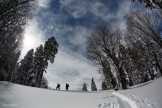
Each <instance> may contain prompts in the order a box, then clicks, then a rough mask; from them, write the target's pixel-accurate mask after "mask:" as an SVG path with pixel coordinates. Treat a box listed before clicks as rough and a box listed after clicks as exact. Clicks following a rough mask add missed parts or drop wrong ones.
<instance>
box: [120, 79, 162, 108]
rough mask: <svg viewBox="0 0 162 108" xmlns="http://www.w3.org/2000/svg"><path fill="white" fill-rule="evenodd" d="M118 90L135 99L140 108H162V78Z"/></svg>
mask: <svg viewBox="0 0 162 108" xmlns="http://www.w3.org/2000/svg"><path fill="white" fill-rule="evenodd" d="M118 92H119V93H121V94H124V95H125V96H127V97H129V98H131V99H132V100H133V101H135V102H136V104H137V105H138V106H139V108H162V78H159V79H157V80H154V81H150V82H146V83H144V84H140V85H139V86H138V85H137V86H135V87H132V88H131V89H127V90H120V91H118Z"/></svg>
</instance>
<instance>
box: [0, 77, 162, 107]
mask: <svg viewBox="0 0 162 108" xmlns="http://www.w3.org/2000/svg"><path fill="white" fill-rule="evenodd" d="M161 82H162V78H160V79H158V80H156V81H153V82H151V83H150V84H147V85H145V86H143V87H138V88H133V89H129V90H121V91H117V92H115V91H101V92H67V91H56V90H46V89H39V88H33V87H27V86H22V85H17V84H12V83H8V82H0V108H162V106H161V102H162V101H161V100H162V94H161V92H162V83H161ZM146 97H147V98H146ZM150 97H151V98H150Z"/></svg>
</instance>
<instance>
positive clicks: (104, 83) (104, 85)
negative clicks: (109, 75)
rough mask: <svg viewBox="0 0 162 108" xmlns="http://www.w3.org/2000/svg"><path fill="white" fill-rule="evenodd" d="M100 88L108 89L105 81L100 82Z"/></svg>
mask: <svg viewBox="0 0 162 108" xmlns="http://www.w3.org/2000/svg"><path fill="white" fill-rule="evenodd" d="M102 90H108V88H107V83H106V81H103V82H102Z"/></svg>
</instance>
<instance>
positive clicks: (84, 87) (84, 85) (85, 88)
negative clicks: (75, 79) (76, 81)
mask: <svg viewBox="0 0 162 108" xmlns="http://www.w3.org/2000/svg"><path fill="white" fill-rule="evenodd" d="M82 91H88V90H87V85H86V84H85V83H84V84H83V88H82Z"/></svg>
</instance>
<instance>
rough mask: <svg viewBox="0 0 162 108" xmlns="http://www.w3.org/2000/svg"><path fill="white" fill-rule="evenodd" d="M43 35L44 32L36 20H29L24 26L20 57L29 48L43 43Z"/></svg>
mask: <svg viewBox="0 0 162 108" xmlns="http://www.w3.org/2000/svg"><path fill="white" fill-rule="evenodd" d="M44 36H45V35H44V32H42V31H41V30H40V29H39V26H38V22H37V21H36V20H35V19H32V20H30V21H29V22H28V25H27V26H26V28H25V33H24V40H23V50H22V54H21V57H20V59H22V58H23V57H24V56H25V54H26V53H27V52H28V51H29V50H30V49H32V48H34V49H35V48H36V47H38V46H39V45H40V44H43V43H44V41H45V37H44Z"/></svg>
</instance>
